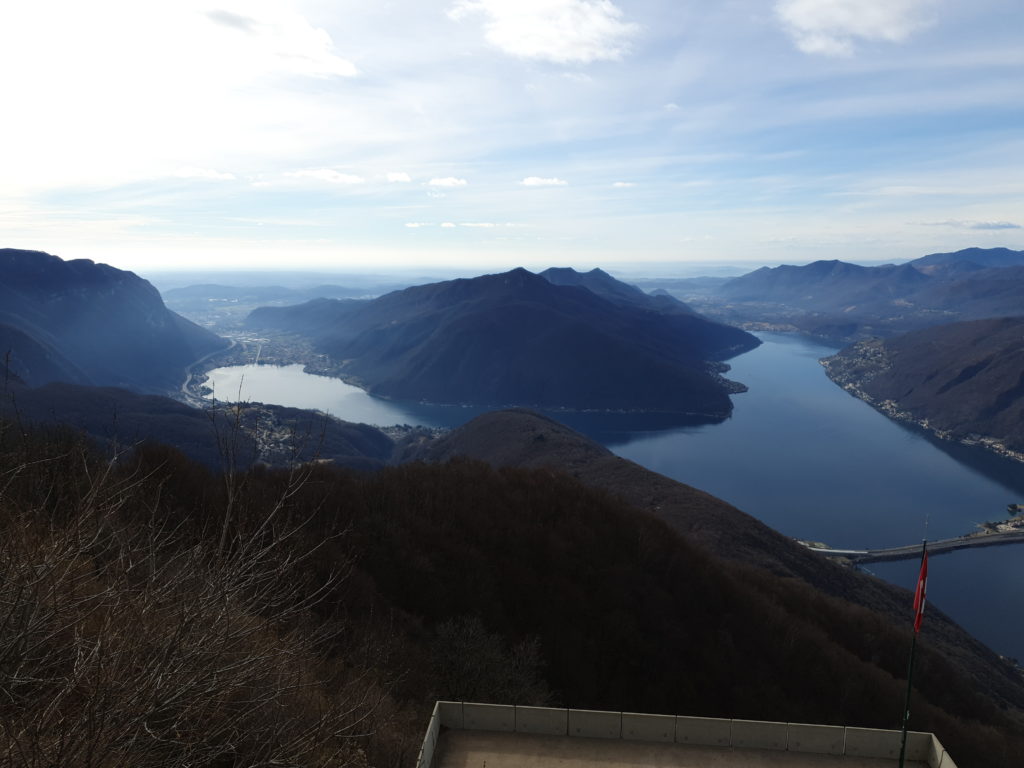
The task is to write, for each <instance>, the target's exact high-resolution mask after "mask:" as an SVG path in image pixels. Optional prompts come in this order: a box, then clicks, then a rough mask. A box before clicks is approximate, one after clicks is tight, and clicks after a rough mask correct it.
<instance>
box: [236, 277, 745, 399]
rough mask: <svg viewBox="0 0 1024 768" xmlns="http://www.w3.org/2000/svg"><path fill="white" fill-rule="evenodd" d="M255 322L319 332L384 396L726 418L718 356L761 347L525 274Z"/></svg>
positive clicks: (727, 387)
mask: <svg viewBox="0 0 1024 768" xmlns="http://www.w3.org/2000/svg"><path fill="white" fill-rule="evenodd" d="M248 325H249V326H250V327H252V328H272V329H275V330H279V331H288V332H294V333H300V334H304V335H307V336H309V337H311V338H312V339H313V340H314V342H315V344H316V345H317V347H318V349H319V350H320V351H322V352H325V353H327V354H329V355H330V356H331V357H332V358H334V359H336V360H343V361H345V367H344V368H343V373H344V374H345V375H347V376H348V377H349V378H350V379H351V380H352V381H353V382H355V383H359V384H361V385H362V386H365V387H366V389H367V390H368V391H369V392H370V393H371V394H376V395H380V396H383V397H391V398H396V399H408V400H425V401H429V402H435V403H448V404H461V403H472V404H478V405H486V406H496V405H527V406H534V407H547V408H570V409H576V410H587V409H612V410H636V411H658V412H666V413H694V414H703V415H707V416H710V417H719V418H720V417H723V416H725V415H727V414H728V413H729V412H730V411H731V408H732V405H731V402H730V401H729V398H728V394H729V392H730V391H738V390H739V389H740V388H739V387H738V386H737V385H736V384H734V383H731V382H727V381H726V380H724V379H723V378H722V377H721V375H720V371H721V370H723V366H722V365H721V363H719V362H717V361H721V360H723V359H726V358H728V357H731V356H733V355H735V354H738V353H740V352H743V351H746V350H748V349H751V348H753V347H755V346H756V345H757V344H758V341H757V339H756V338H754V337H753V336H751V335H750V334H747V333H745V332H743V331H740V330H738V329H736V328H732V327H729V326H726V325H722V324H719V323H715V322H712V321H709V320H706V319H704V318H700V317H697V316H693V315H690V314H687V313H685V312H680V313H665V312H659V311H654V310H652V309H650V308H638V307H636V306H631V305H628V304H625V303H616V302H612V301H609V300H607V299H605V298H602V297H601V296H599V295H597V294H595V293H593V292H592V291H591V290H589V289H587V288H585V287H583V286H578V285H554V284H552V283H551V282H549V281H548V280H546V279H544V278H543V277H540V276H538V275H534V274H532V273H530V272H528V271H526V270H525V269H516V270H513V271H511V272H507V273H503V274H498V275H485V276H482V277H477V278H472V279H468V280H466V279H463V280H452V281H446V282H441V283H433V284H429V285H421V286H416V287H413V288H408V289H405V290H403V291H396V292H393V293H390V294H387V295H385V296H382V297H380V298H377V299H374V300H372V301H368V302H355V301H353V302H339V301H330V300H320V301H315V302H310V303H308V304H303V305H299V306H298V307H286V308H261V309H258V310H256V311H254V312H253V313H252V314H251V315H250V317H249V320H248Z"/></svg>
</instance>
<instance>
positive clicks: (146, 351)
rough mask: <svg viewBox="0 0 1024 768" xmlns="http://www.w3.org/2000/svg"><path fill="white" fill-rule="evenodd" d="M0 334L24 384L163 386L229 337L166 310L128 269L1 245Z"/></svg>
mask: <svg viewBox="0 0 1024 768" xmlns="http://www.w3.org/2000/svg"><path fill="white" fill-rule="evenodd" d="M0 342H2V343H3V344H4V348H3V349H2V350H0V353H3V354H5V355H7V356H8V357H7V359H8V363H9V367H10V369H11V370H12V372H14V373H15V374H17V375H18V376H19V377H20V378H21V379H23V380H24V381H25V382H26V383H27V384H30V385H38V384H45V383H47V382H51V381H68V382H72V383H77V384H95V385H100V386H118V387H126V388H128V389H134V390H136V391H139V392H160V393H162V392H168V391H171V390H174V389H176V388H177V387H178V386H179V385H180V384H181V382H182V380H183V379H184V375H185V374H184V372H185V368H186V367H187V366H188V365H189V364H191V363H192V362H194V361H195V360H196V359H198V358H200V357H202V356H203V355H205V354H208V353H210V352H213V351H215V350H217V349H219V348H222V347H224V346H226V345H227V342H225V341H224V340H223V339H221V338H219V337H218V336H215V335H214V334H212V333H210V332H208V331H206V330H204V329H202V328H200V327H199V326H197V325H195V324H194V323H191V322H189V321H188V320H186V319H185V318H183V317H181V316H180V315H178V314H175V313H174V312H171V311H170V310H168V309H167V308H166V307H165V306H164V303H163V301H162V299H161V298H160V294H159V292H157V290H156V289H155V288H154V287H153V286H152V285H150V284H149V283H148V282H146V281H145V280H143V279H142V278H140V277H138V276H137V275H135V274H133V273H132V272H125V271H123V270H120V269H115V268H114V267H110V266H108V265H106V264H96V263H94V262H92V261H89V260H88V259H76V260H73V261H63V260H62V259H60V258H58V257H56V256H51V255H50V254H47V253H43V252H41V251H26V250H17V249H13V248H6V249H0Z"/></svg>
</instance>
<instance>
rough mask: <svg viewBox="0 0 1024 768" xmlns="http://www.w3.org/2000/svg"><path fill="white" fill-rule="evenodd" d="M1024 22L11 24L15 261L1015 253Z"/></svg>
mask: <svg viewBox="0 0 1024 768" xmlns="http://www.w3.org/2000/svg"><path fill="white" fill-rule="evenodd" d="M1022 27H1024V6H1022V5H1021V3H1020V0H971V2H967V1H966V0H719V1H716V2H709V1H708V0H669V1H662V0H632V1H631V0H615V2H612V1H611V0H439V1H437V2H433V1H432V0H394V1H393V2H389V1H388V0H378V1H377V2H373V3H368V2H357V1H355V0H310V1H309V2H277V1H276V0H245V2H236V1H235V0H225V1H224V2H216V1H214V2H203V1H201V0H176V1H175V2H156V1H154V2H138V1H137V0H131V1H127V0H96V1H95V2H90V3H82V2H78V1H77V0H76V1H74V2H50V1H49V0H34V1H33V2H32V3H6V4H4V5H3V6H2V7H0V73H3V74H0V104H2V105H3V112H4V117H3V119H2V120H0V234H2V235H3V237H2V242H0V246H13V247H24V248H37V249H41V250H47V251H50V252H53V253H57V254H59V255H61V256H63V257H65V258H78V257H85V258H92V259H95V260H97V261H105V262H108V263H111V264H114V265H116V266H119V267H124V268H129V269H134V270H136V271H142V272H145V271H146V270H151V269H163V268H167V267H175V266H176V267H183V268H190V269H192V268H197V267H217V268H223V267H248V268H260V269H263V268H276V267H285V268H297V267H311V268H316V269H340V270H359V269H367V270H379V269H382V268H385V267H388V266H402V267H408V266H415V267H457V268H458V267H472V268H477V267H479V268H481V269H495V270H496V269H503V268H507V267H511V266H514V265H519V264H522V265H525V266H527V267H544V266H549V265H553V264H555V265H572V266H577V267H580V268H590V267H592V266H597V265H600V266H610V267H613V268H619V269H620V270H622V269H625V270H627V271H628V270H629V268H630V267H632V268H634V269H636V270H641V269H647V270H649V271H655V272H657V271H661V272H663V273H666V274H670V273H671V272H672V269H673V267H672V265H673V264H676V263H679V262H709V261H743V262H751V261H757V262H761V263H767V264H777V263H784V262H788V263H804V262H807V261H810V260H813V259H817V258H841V259H849V260H862V261H875V260H899V259H908V258H914V257H916V256H919V255H922V254H925V253H929V252H934V251H942V250H955V249H958V248H962V247H967V246H973V245H980V246H996V245H1002V246H1008V247H1014V248H1024V229H1022V226H1024V46H1022V45H1021V43H1020V40H1021V33H1022Z"/></svg>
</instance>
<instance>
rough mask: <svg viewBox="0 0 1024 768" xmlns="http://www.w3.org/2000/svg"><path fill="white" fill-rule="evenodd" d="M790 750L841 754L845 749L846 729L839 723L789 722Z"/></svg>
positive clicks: (820, 753)
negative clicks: (810, 723) (811, 723)
mask: <svg viewBox="0 0 1024 768" xmlns="http://www.w3.org/2000/svg"><path fill="white" fill-rule="evenodd" d="M788 730H789V739H788V742H787V743H788V747H787V748H788V749H789V751H790V752H814V753H815V754H819V755H841V754H843V752H844V751H845V749H846V729H845V728H843V726H841V725H809V724H804V723H790V724H789V728H788Z"/></svg>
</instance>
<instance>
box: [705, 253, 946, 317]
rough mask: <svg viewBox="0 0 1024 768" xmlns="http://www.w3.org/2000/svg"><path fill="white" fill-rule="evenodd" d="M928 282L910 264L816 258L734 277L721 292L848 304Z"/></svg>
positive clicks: (803, 303) (819, 305) (807, 303)
mask: <svg viewBox="0 0 1024 768" xmlns="http://www.w3.org/2000/svg"><path fill="white" fill-rule="evenodd" d="M927 282H928V277H927V276H926V275H924V274H922V273H921V272H919V271H918V270H916V269H914V267H912V266H910V265H909V264H903V265H900V266H895V265H891V264H890V265H885V266H881V267H861V266H858V265H856V264H848V263H846V262H843V261H815V262H813V263H811V264H807V265H805V266H801V267H793V266H788V265H783V266H781V267H773V268H769V267H762V268H761V269H758V270H756V271H754V272H751V273H749V274H747V275H743V276H742V277H737V278H733V279H732V280H730V281H729V282H727V283H725V284H724V285H723V286H722V287H721V289H720V291H719V293H720V295H721V296H723V297H725V298H728V299H731V300H738V301H761V302H776V303H784V304H798V305H799V306H800V307H801V308H803V309H813V310H822V309H838V310H843V309H846V308H848V307H851V306H854V307H855V306H857V305H860V304H863V303H865V302H868V303H871V304H878V303H879V302H882V301H886V300H892V299H894V298H900V297H903V296H905V295H907V294H908V293H912V292H913V291H915V290H917V289H918V288H919V287H920V286H922V285H923V284H924V283H927Z"/></svg>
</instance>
